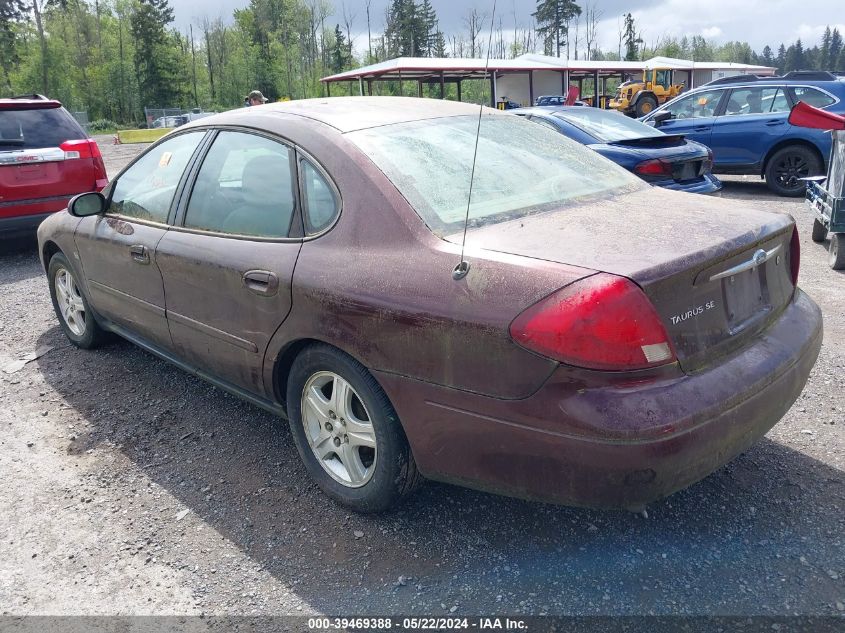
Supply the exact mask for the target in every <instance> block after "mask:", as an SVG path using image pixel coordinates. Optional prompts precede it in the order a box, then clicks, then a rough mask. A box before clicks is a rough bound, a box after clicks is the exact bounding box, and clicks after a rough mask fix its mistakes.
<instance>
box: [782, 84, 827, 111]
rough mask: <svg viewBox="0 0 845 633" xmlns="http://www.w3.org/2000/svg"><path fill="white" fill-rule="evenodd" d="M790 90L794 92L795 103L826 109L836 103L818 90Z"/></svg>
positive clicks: (797, 88) (806, 88) (805, 88)
mask: <svg viewBox="0 0 845 633" xmlns="http://www.w3.org/2000/svg"><path fill="white" fill-rule="evenodd" d="M789 90H790V91H791V92H792V99H793V100H794V101H795V102H798V101H803V102H804V103H806V104H808V105H811V106H814V107H816V108H825V107H827V106H829V105H831V104H832V103H834V102H835V101H836V99H834V98H833V97H831V96H830V95H829V94H827V93H826V92H822V91H821V90H819V89H818V88H810V87H809V86H797V87H795V88H790V89H789Z"/></svg>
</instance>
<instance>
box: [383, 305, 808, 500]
mask: <svg viewBox="0 0 845 633" xmlns="http://www.w3.org/2000/svg"><path fill="white" fill-rule="evenodd" d="M821 342H822V318H821V312H820V311H819V309H818V307H817V306H816V305H815V303H813V302H812V301H811V300H810V299H809V298H808V297H807V296H806V295H805V294H804V293H802V292H801V291H800V290H798V291H796V296H795V298H794V300H793V301H792V303H791V304H790V305H789V306H788V307H787V308H786V309H785V311H784V312H783V313H782V314H781V316H780V318H779V319H778V320H777V321H776V322H775V323H774V324H773V325H772V326H770V327H769V328H768V329H767V330H765V331H764V332H762V333H760V334H759V335H758V336H757V337H756V338H755V340H754V341H753V342H752V343H750V344H749V345H747V346H746V347H744V348H743V349H742V350H741V351H739V352H737V353H735V354H733V355H732V356H729V357H727V358H724V359H722V360H721V361H720V362H719V364H718V365H714V366H712V367H710V368H708V369H706V370H703V371H700V372H698V373H695V374H693V375H674V376H666V375H664V377H662V378H661V377H659V376H652V377H650V378H643V379H641V380H632V379H631V378H630V375H629V377H628V378H627V379H625V380H624V381H623V380H622V379H620V382H619V383H618V384H615V385H609V384H608V381H607V376H606V375H605V376H603V377H602V379H601V380H598V379H597V378H596V377H595V376H594V378H593V379H592V380H591V378H590V372H583V371H580V370H573V369H571V368H562V367H561V368H559V369H558V370H557V371H556V372H555V374H553V375H552V377H551V378H550V379H549V380H548V381H547V383H546V384H545V385H544V386H543V387H542V388H541V389H540V390H538V391H537V392H536V393H535V394H534V395H533V396H531V397H529V398H526V399H524V400H517V401H505V400H496V399H493V398H487V397H482V396H478V395H474V394H469V393H466V392H458V391H456V390H453V389H447V388H444V387H438V386H434V385H430V384H427V383H421V382H418V381H414V380H411V379H408V378H403V377H397V376H394V375H389V374H383V373H379V372H375V374H376V377H377V379H378V380H379V381H380V382H381V384H382V386H383V387H384V389H385V391H386V392H387V394H388V396H389V397H390V398H391V401H392V402H393V403H394V405H395V407H396V410H397V413H398V415H399V417H400V419H401V420H402V423H403V427H404V429H405V432H406V434H407V436H408V440H409V442H410V444H411V447H412V450H413V454H414V457H415V459H416V461H417V464H418V466H419V468H420V470H421V472H422V473H423V474H425V475H426V476H428V477H430V478H433V479H438V480H442V481H448V482H454V483H460V484H462V485H467V486H470V487H474V488H479V489H483V490H488V491H491V492H498V493H502V494H508V495H513V496H518V497H524V498H532V499H538V500H543V501H551V502H556V503H564V504H568V505H580V506H590V507H615V508H627V509H639V508H642V507H643V506H645V505H646V504H648V503H650V502H652V501H655V500H657V499H660V498H662V497H665V496H667V495H669V494H671V493H673V492H675V491H677V490H680V489H682V488H685V487H687V486H689V485H690V484H692V483H694V482H696V481H698V480H700V479H702V478H703V477H706V476H707V475H708V474H710V473H711V472H713V471H714V470H716V469H717V468H719V467H720V466H722V465H723V464H725V463H727V462H728V461H730V460H731V459H732V458H733V457H735V456H736V455H738V454H739V453H741V452H742V451H744V450H745V449H746V448H748V447H749V446H750V445H751V444H753V443H754V442H755V441H756V440H758V439H759V438H760V437H762V436H763V435H764V434H765V433H766V432H767V431H768V430H769V429H771V428H772V427H773V426H774V425H775V423H777V421H778V420H779V419H780V418H781V417H782V416H783V415H784V414H785V413H786V411H787V410H788V409H789V407H790V406H791V405H792V403H793V402H794V401H795V400H796V398H797V397H798V396H799V395H800V393H801V390H802V389H803V387H804V384H805V383H806V381H807V377H808V376H809V373H810V370H811V369H812V367H813V365H814V363H815V361H816V358H817V357H818V354H819V349H820V347H821Z"/></svg>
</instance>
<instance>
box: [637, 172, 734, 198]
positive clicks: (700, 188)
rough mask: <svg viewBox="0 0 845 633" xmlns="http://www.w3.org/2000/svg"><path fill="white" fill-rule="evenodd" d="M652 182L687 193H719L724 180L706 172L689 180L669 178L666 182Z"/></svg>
mask: <svg viewBox="0 0 845 633" xmlns="http://www.w3.org/2000/svg"><path fill="white" fill-rule="evenodd" d="M652 184H654V185H656V186H658V187H663V188H664V189H672V190H673V191H685V192H687V193H705V194H718V193H719V192H720V191H721V190H722V181H721V180H719V179H718V178H716V176H714V175H713V174H706V175H705V176H702V177H701V178H697V179H695V180H692V181H689V182H678V181H677V180H667V181H665V182H655V183H652Z"/></svg>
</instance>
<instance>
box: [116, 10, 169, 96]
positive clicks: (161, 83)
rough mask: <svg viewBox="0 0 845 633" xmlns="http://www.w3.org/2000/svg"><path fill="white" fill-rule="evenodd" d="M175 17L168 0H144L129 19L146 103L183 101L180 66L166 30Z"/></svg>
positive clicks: (138, 77) (140, 89)
mask: <svg viewBox="0 0 845 633" xmlns="http://www.w3.org/2000/svg"><path fill="white" fill-rule="evenodd" d="M172 21H173V9H172V8H171V7H170V4H169V3H168V0H140V2H138V4H137V5H136V7H135V10H134V12H133V13H132V15H131V16H130V19H129V23H130V32H131V33H132V37H133V38H134V40H135V56H134V60H135V75H136V78H137V81H138V88H139V92H140V96H141V103H142V104H143V105H144V106H150V107H168V106H173V105H175V104H176V103H178V101H179V92H180V91H179V87H178V83H177V81H176V75H177V69H176V68H175V60H174V58H173V55H172V51H171V49H170V48H169V47H168V43H169V38H168V36H167V32H166V31H165V27H166V26H167V24H169V23H170V22H172Z"/></svg>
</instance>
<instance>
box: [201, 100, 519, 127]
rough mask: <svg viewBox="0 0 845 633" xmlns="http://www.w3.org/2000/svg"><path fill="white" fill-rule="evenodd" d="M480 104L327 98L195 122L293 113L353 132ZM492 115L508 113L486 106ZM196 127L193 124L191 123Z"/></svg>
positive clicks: (463, 111)
mask: <svg viewBox="0 0 845 633" xmlns="http://www.w3.org/2000/svg"><path fill="white" fill-rule="evenodd" d="M478 110H479V107H478V106H477V105H474V104H471V103H461V102H457V101H445V100H440V99H420V98H417V97H326V98H322V99H300V100H296V101H285V102H282V103H267V104H265V105H261V106H252V107H250V108H236V109H234V110H229V111H228V112H222V113H220V114H215V115H213V116H210V117H205V118H203V119H202V120H201V122H200V121H197V122H195V123H197V124H199V125H203V126H208V125H226V124H229V125H243V124H245V123H246V121H245V119H247V118H250V117H253V116H255V115H256V114H259V113H260V114H262V115H268V114H269V115H273V114H292V115H297V116H301V117H305V118H308V119H312V120H314V121H319V122H320V123H325V124H326V125H329V126H331V127H333V128H335V129H337V130H338V131H340V132H352V131H354V130H363V129H366V128H371V127H378V126H382V125H393V124H395V123H406V122H410V121H421V120H425V119H436V118H441V117H451V116H466V115H475V116H478ZM484 113H485V114H487V115H491V116H496V115H502V116H505V113H503V112H500V111H499V110H495V109H493V108H484ZM188 125H189V126H192V127H193V123H190V124H188Z"/></svg>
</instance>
